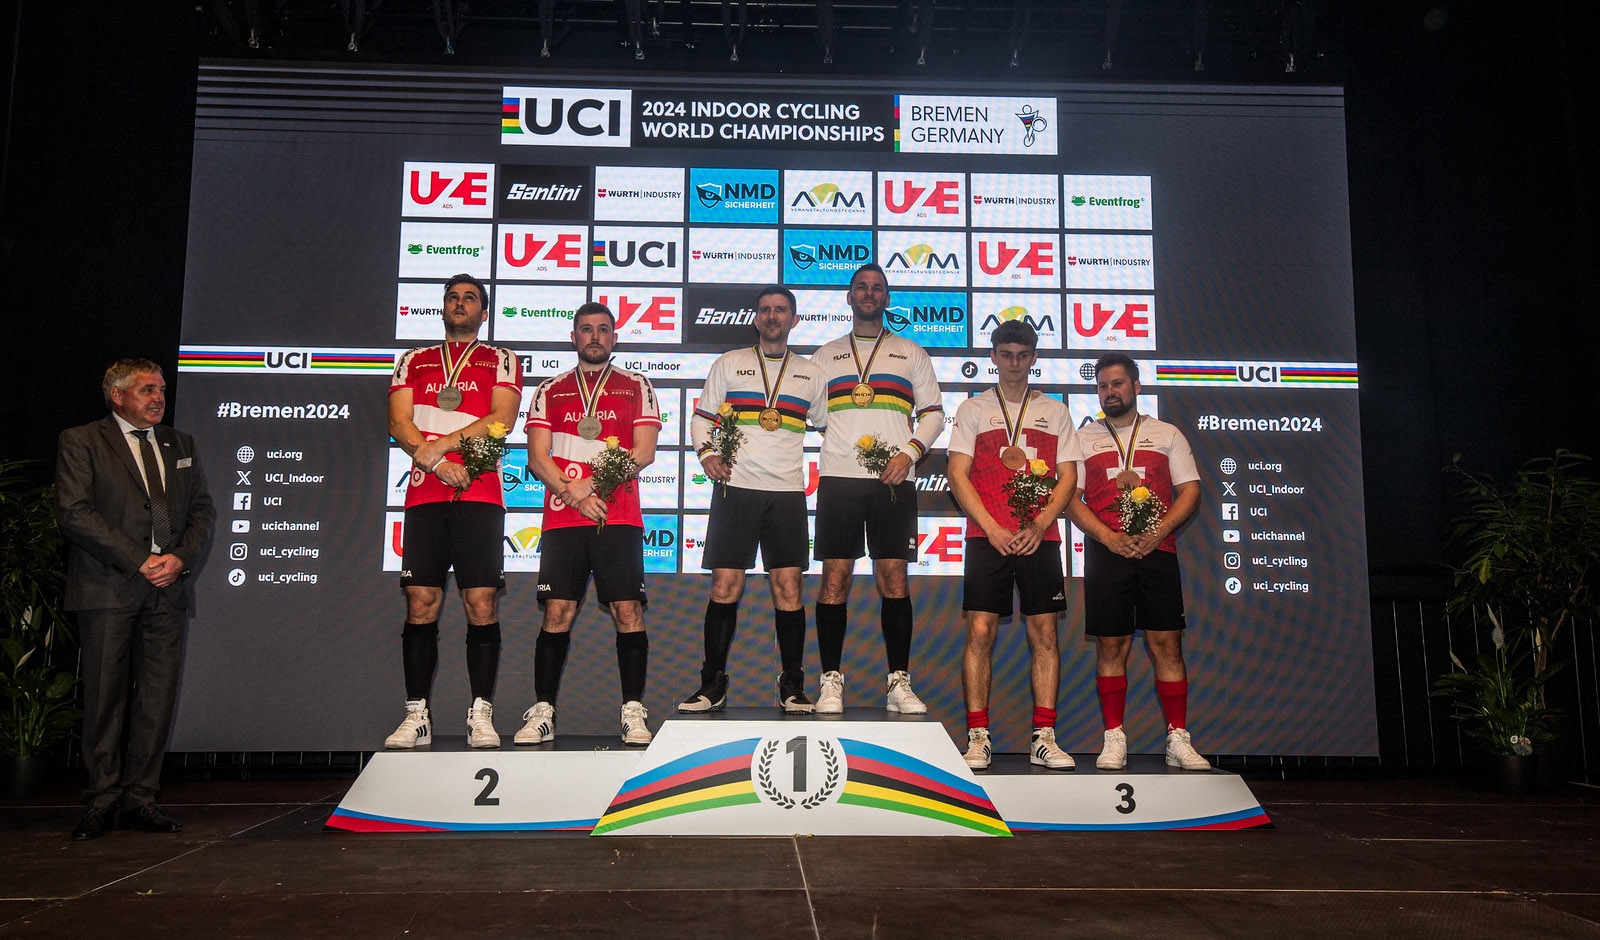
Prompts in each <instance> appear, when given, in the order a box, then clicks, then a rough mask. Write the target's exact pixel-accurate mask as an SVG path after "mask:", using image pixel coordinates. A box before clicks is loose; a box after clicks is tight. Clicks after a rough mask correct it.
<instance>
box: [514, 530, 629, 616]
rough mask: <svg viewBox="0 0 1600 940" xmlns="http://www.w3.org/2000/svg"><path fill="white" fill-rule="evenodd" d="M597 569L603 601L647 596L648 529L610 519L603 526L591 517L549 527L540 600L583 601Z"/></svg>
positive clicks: (544, 537) (542, 539)
mask: <svg viewBox="0 0 1600 940" xmlns="http://www.w3.org/2000/svg"><path fill="white" fill-rule="evenodd" d="M591 574H593V575H594V593H595V597H597V598H598V599H599V600H600V603H601V604H603V605H606V606H610V604H611V602H613V601H638V602H639V604H640V606H642V607H649V606H650V604H649V601H647V600H646V599H645V596H644V530H643V529H641V528H639V527H638V526H636V525H617V524H615V523H613V524H610V525H607V526H606V527H605V528H603V529H601V530H600V531H599V532H596V531H595V530H594V526H593V525H590V524H588V523H585V524H583V525H575V526H566V527H564V528H560V529H546V530H545V531H544V534H543V535H542V536H541V537H540V539H539V606H540V607H543V606H544V605H545V601H548V600H550V599H551V598H554V599H556V600H560V601H582V600H583V595H584V594H585V593H586V592H587V591H588V590H589V575H591Z"/></svg>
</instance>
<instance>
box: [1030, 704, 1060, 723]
mask: <svg viewBox="0 0 1600 940" xmlns="http://www.w3.org/2000/svg"><path fill="white" fill-rule="evenodd" d="M1033 726H1034V727H1035V728H1054V727H1055V726H1056V710H1055V709H1053V708H1040V707H1039V706H1037V705H1035V706H1033Z"/></svg>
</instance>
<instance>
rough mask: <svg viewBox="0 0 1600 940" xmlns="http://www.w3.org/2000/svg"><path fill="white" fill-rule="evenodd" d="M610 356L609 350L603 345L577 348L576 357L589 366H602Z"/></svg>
mask: <svg viewBox="0 0 1600 940" xmlns="http://www.w3.org/2000/svg"><path fill="white" fill-rule="evenodd" d="M610 358H611V350H609V349H606V348H605V347H604V346H584V347H583V348H581V349H579V350H578V359H579V360H581V361H583V362H585V363H588V364H589V365H591V366H603V365H605V364H606V360H608V359H610Z"/></svg>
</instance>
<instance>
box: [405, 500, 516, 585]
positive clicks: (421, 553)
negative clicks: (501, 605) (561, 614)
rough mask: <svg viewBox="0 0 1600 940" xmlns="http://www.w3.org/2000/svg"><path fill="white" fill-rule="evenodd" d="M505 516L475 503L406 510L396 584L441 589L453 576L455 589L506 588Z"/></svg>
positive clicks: (494, 508) (493, 507) (491, 506)
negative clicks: (448, 574)
mask: <svg viewBox="0 0 1600 940" xmlns="http://www.w3.org/2000/svg"><path fill="white" fill-rule="evenodd" d="M505 535H506V511H505V508H504V507H502V506H496V505H495V504H494V503H482V502H477V501H471V502H469V501H466V500H462V501H461V502H454V503H453V502H443V503H423V504H422V505H420V506H411V507H408V508H407V509H406V519H405V530H404V533H403V534H402V535H401V537H400V541H401V545H400V583H401V584H402V585H405V586H408V587H409V586H416V587H436V588H442V587H444V580H445V574H446V572H448V571H449V570H450V569H451V568H452V567H454V568H455V572H456V588H457V589H461V588H482V587H492V588H503V587H505V586H506V564H505V549H504V547H503V546H504V542H505Z"/></svg>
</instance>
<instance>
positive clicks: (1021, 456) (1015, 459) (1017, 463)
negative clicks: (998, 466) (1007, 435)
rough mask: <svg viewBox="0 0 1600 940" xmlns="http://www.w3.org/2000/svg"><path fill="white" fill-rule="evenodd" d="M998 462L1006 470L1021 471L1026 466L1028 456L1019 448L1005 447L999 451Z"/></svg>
mask: <svg viewBox="0 0 1600 940" xmlns="http://www.w3.org/2000/svg"><path fill="white" fill-rule="evenodd" d="M1000 462H1001V463H1003V464H1005V467H1006V469H1007V470H1021V469H1022V468H1023V467H1026V466H1027V465H1028V454H1027V452H1026V451H1024V450H1023V449H1022V448H1020V447H1005V448H1002V449H1001V450H1000Z"/></svg>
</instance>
